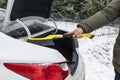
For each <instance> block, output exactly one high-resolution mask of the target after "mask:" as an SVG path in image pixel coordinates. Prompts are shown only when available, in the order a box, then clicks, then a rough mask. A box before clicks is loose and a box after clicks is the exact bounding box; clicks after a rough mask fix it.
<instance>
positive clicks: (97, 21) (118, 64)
mask: <svg viewBox="0 0 120 80" xmlns="http://www.w3.org/2000/svg"><path fill="white" fill-rule="evenodd" d="M119 16H120V0H112V2H111V3H110V4H109V5H108V6H106V7H105V8H104V9H103V10H101V11H99V12H97V13H96V14H95V15H93V16H91V17H89V18H88V19H86V20H85V21H83V22H81V23H80V24H79V26H78V27H82V28H83V31H84V32H91V31H93V30H95V29H98V28H100V27H102V26H103V25H105V24H108V23H110V22H111V21H113V20H115V19H116V18H117V17H119ZM113 65H114V68H115V69H116V70H117V71H118V72H119V73H120V33H119V35H118V37H117V39H116V43H115V45H114V51H113Z"/></svg>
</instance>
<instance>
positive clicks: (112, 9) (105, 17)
mask: <svg viewBox="0 0 120 80" xmlns="http://www.w3.org/2000/svg"><path fill="white" fill-rule="evenodd" d="M119 15H120V0H113V1H112V2H111V3H110V4H109V5H108V6H106V7H105V8H104V9H103V10H101V11H99V12H97V13H96V14H95V15H93V16H91V17H89V18H88V19H86V20H85V21H83V22H81V23H80V24H78V27H82V28H83V31H84V32H91V31H93V30H95V29H97V28H100V27H101V26H103V25H105V24H108V23H110V22H111V21H113V20H115V19H116V18H117V17H118V16H119Z"/></svg>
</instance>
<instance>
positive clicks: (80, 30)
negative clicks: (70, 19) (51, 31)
mask: <svg viewBox="0 0 120 80" xmlns="http://www.w3.org/2000/svg"><path fill="white" fill-rule="evenodd" d="M82 33H83V29H82V28H76V29H75V30H73V31H71V32H68V33H66V34H72V35H73V38H74V39H78V38H81V37H82V36H78V35H79V34H82Z"/></svg>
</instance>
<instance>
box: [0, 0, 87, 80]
mask: <svg viewBox="0 0 120 80" xmlns="http://www.w3.org/2000/svg"><path fill="white" fill-rule="evenodd" d="M51 4H52V0H8V4H7V9H6V16H5V19H4V21H3V28H2V29H3V30H2V32H0V80H84V77H85V69H84V68H85V66H84V62H83V59H82V57H81V55H80V53H79V50H78V48H79V47H78V43H77V40H74V39H73V38H71V37H67V38H58V39H50V40H29V39H28V38H33V37H34V38H38V37H45V36H47V35H50V34H52V33H56V34H64V33H66V31H63V30H60V29H57V28H54V27H51V26H49V25H46V24H43V23H44V21H45V20H46V19H47V18H49V17H50V9H51Z"/></svg>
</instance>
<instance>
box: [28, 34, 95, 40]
mask: <svg viewBox="0 0 120 80" xmlns="http://www.w3.org/2000/svg"><path fill="white" fill-rule="evenodd" d="M78 36H81V37H88V38H91V39H92V38H93V37H94V35H93V34H90V33H84V34H79V35H78ZM72 37H73V35H72V34H50V35H48V36H45V37H43V38H28V40H52V39H57V38H72Z"/></svg>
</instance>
